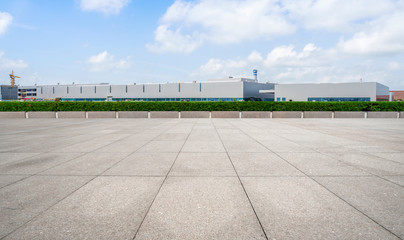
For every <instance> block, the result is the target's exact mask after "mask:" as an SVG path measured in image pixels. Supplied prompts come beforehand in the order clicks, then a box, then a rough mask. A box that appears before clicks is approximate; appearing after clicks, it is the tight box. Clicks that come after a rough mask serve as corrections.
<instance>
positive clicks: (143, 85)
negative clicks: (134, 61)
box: [143, 84, 144, 92]
mask: <svg viewBox="0 0 404 240" xmlns="http://www.w3.org/2000/svg"><path fill="white" fill-rule="evenodd" d="M143 92H144V84H143Z"/></svg>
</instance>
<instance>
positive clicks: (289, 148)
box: [260, 140, 315, 153]
mask: <svg viewBox="0 0 404 240" xmlns="http://www.w3.org/2000/svg"><path fill="white" fill-rule="evenodd" d="M260 142H261V143H262V144H263V145H264V146H265V147H267V148H268V149H269V150H271V151H273V152H276V153H283V152H315V150H314V149H312V148H309V147H305V146H302V145H299V144H297V143H294V142H291V141H285V140H280V141H276V140H270V141H267V140H264V141H260Z"/></svg>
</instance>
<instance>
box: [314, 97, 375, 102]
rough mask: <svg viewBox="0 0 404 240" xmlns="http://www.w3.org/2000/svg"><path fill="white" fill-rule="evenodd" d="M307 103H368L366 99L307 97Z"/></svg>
mask: <svg viewBox="0 0 404 240" xmlns="http://www.w3.org/2000/svg"><path fill="white" fill-rule="evenodd" d="M307 101H309V102H370V98H368V97H331V98H330V97H309V98H308V99H307Z"/></svg>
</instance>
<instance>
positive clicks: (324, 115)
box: [303, 111, 332, 118]
mask: <svg viewBox="0 0 404 240" xmlns="http://www.w3.org/2000/svg"><path fill="white" fill-rule="evenodd" d="M303 118H332V112H326V111H324V112H317V111H310V112H303Z"/></svg>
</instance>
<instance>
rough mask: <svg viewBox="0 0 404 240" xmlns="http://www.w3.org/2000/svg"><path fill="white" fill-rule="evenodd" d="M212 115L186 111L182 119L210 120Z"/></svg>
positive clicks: (182, 114) (203, 112) (182, 113)
mask: <svg viewBox="0 0 404 240" xmlns="http://www.w3.org/2000/svg"><path fill="white" fill-rule="evenodd" d="M209 115H210V113H209V112H205V111H184V112H181V118H209Z"/></svg>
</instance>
